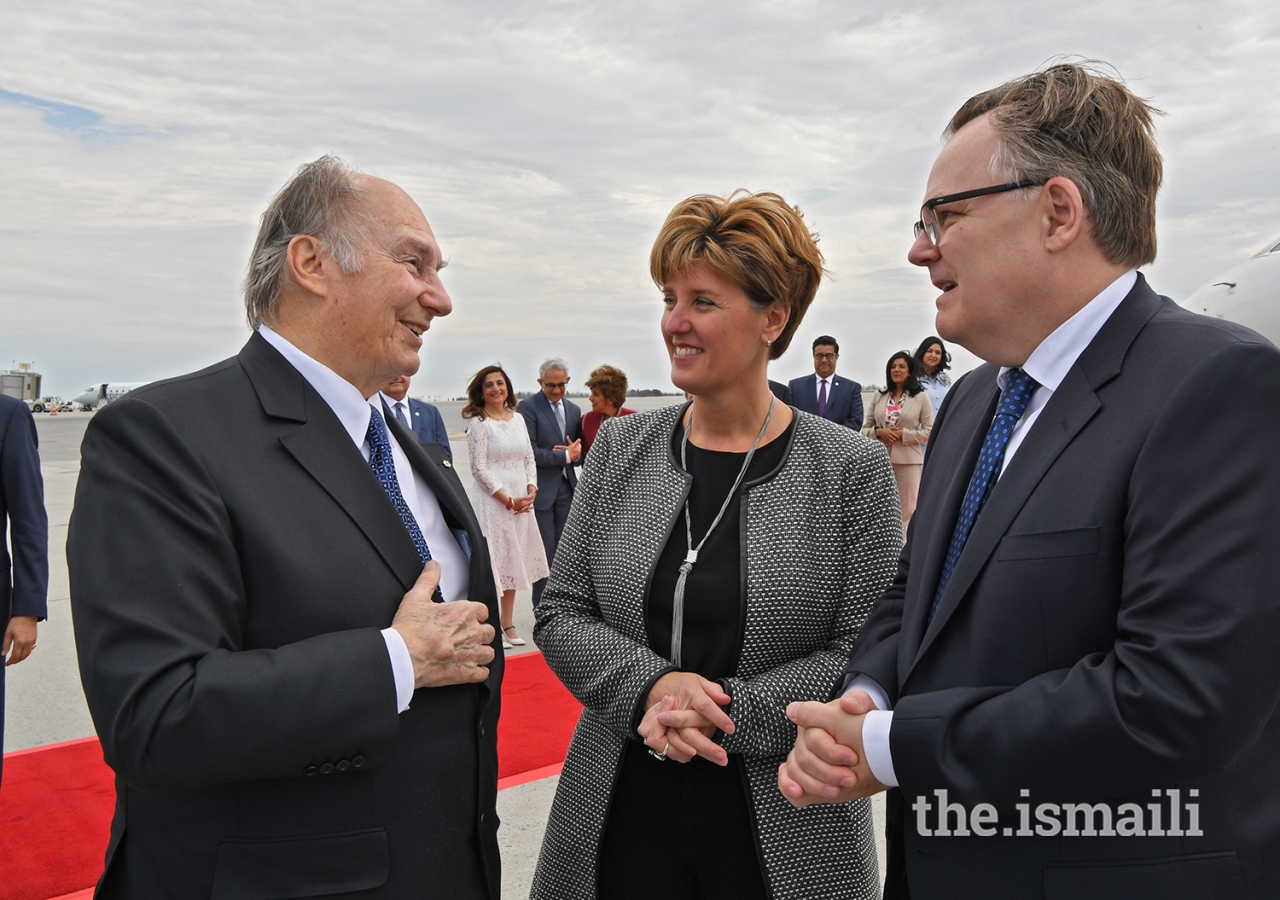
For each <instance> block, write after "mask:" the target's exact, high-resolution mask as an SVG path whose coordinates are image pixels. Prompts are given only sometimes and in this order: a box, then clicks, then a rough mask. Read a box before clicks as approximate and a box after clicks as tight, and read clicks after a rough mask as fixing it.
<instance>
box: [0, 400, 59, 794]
mask: <svg viewBox="0 0 1280 900" xmlns="http://www.w3.org/2000/svg"><path fill="white" fill-rule="evenodd" d="M39 444H40V439H39V437H38V436H37V435H36V423H35V420H34V419H33V418H32V417H31V410H29V409H28V408H27V405H26V404H25V403H23V402H22V401H21V400H16V399H14V398H13V397H6V396H0V530H3V529H4V528H5V526H6V525H7V526H8V532H9V541H8V544H5V543H4V542H3V541H0V563H2V564H3V566H4V572H3V577H0V622H4V623H5V625H4V643H3V644H2V645H0V661H3V663H4V665H2V666H0V744H3V742H4V670H5V668H7V667H8V666H12V665H16V664H18V663H20V662H22V661H23V660H24V659H26V658H27V657H28V656H30V655H31V651H32V650H34V649H35V647H36V631H37V624H36V623H38V622H39V621H40V620H41V619H43V618H45V617H46V616H48V614H49V611H48V607H47V606H46V602H47V599H48V594H49V517H48V515H47V514H46V513H45V509H44V481H43V479H41V477H40V451H39ZM3 766H4V760H3V758H0V772H2V771H3Z"/></svg>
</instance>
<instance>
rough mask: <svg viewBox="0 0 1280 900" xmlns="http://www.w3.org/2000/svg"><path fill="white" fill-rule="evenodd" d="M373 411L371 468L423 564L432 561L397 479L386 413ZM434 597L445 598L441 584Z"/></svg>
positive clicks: (367, 437)
mask: <svg viewBox="0 0 1280 900" xmlns="http://www.w3.org/2000/svg"><path fill="white" fill-rule="evenodd" d="M369 414H370V415H369V430H368V432H367V433H366V434H365V440H367V441H368V442H369V468H371V469H373V474H374V475H377V476H378V481H379V482H381V484H382V489H383V490H384V491H386V492H387V496H388V497H390V498H391V505H392V506H394V507H395V508H396V512H397V513H398V514H399V515H400V521H401V522H403V523H404V527H405V529H406V530H407V531H408V532H409V537H411V538H413V545H414V546H415V547H417V548H418V556H420V557H421V558H422V564H423V565H426V564H427V563H428V562H429V561H430V560H431V549H430V548H429V547H428V546H427V539H426V538H424V537H423V536H422V529H421V528H419V527H418V520H417V519H415V518H414V517H413V513H412V512H411V511H410V509H409V504H408V503H405V501H404V494H402V493H401V492H400V481H399V480H398V479H397V478H396V461H395V457H393V456H392V455H391V438H390V437H389V436H388V435H387V425H386V423H385V422H383V421H382V414H381V413H379V412H378V411H377V410H376V409H373V408H372V407H370V408H369ZM432 599H434V600H435V601H436V602H437V603H439V602H441V600H443V597H442V596H441V594H440V588H439V587H437V588H436V593H435V596H434V597H433V598H432Z"/></svg>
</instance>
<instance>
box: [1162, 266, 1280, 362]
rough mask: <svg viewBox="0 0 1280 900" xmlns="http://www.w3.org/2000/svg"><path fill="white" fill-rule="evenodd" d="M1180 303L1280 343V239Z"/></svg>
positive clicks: (1194, 310)
mask: <svg viewBox="0 0 1280 900" xmlns="http://www.w3.org/2000/svg"><path fill="white" fill-rule="evenodd" d="M1182 305H1183V306H1184V307H1186V308H1187V309H1189V310H1191V311H1192V312H1197V313H1200V314H1201V315H1205V316H1213V317H1214V318H1215V319H1226V320H1227V321H1228V322H1235V323H1237V324H1239V325H1244V326H1245V327H1247V328H1252V329H1253V330H1254V331H1256V332H1258V334H1260V335H1262V336H1263V337H1265V338H1266V339H1267V340H1269V341H1271V343H1273V344H1276V345H1280V241H1272V242H1271V243H1270V244H1268V245H1267V246H1266V248H1265V249H1264V250H1263V251H1262V252H1261V253H1258V254H1255V255H1254V256H1252V257H1250V258H1249V259H1246V260H1245V261H1244V262H1242V263H1240V264H1239V265H1237V266H1234V267H1232V268H1230V269H1228V270H1227V271H1225V272H1223V273H1222V274H1221V275H1219V276H1218V277H1217V278H1215V279H1214V280H1213V281H1212V282H1211V283H1209V284H1206V285H1205V286H1204V287H1202V288H1200V289H1199V290H1197V291H1196V292H1195V293H1194V294H1192V295H1191V296H1190V297H1188V298H1187V299H1186V300H1185V301H1183V304H1182Z"/></svg>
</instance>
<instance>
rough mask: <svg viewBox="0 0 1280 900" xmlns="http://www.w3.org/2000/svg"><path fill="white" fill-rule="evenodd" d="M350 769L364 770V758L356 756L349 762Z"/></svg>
mask: <svg viewBox="0 0 1280 900" xmlns="http://www.w3.org/2000/svg"><path fill="white" fill-rule="evenodd" d="M351 768H353V769H363V768H364V757H363V756H356V757H354V758H352V760H351Z"/></svg>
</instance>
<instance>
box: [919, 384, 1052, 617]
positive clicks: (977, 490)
mask: <svg viewBox="0 0 1280 900" xmlns="http://www.w3.org/2000/svg"><path fill="white" fill-rule="evenodd" d="M1039 386H1040V385H1039V384H1038V383H1036V380H1035V379H1034V378H1032V377H1031V376H1030V375H1028V374H1027V373H1026V372H1024V371H1022V370H1021V369H1010V370H1009V371H1008V372H1007V373H1005V376H1004V390H1003V391H1002V392H1001V394H1000V405H999V406H998V407H996V417H995V418H994V419H992V420H991V427H990V428H988V429H987V436H986V439H985V440H983V442H982V450H981V452H979V453H978V464H977V465H976V466H975V467H974V469H973V476H972V477H971V478H970V479H969V487H968V489H967V490H966V491H965V492H964V502H963V503H962V504H960V517H959V518H958V519H956V530H955V531H953V532H952V533H951V545H950V546H949V547H948V548H947V558H946V560H945V561H944V562H943V564H942V576H941V577H940V578H939V579H938V590H937V591H936V592H935V593H934V595H933V606H931V607H930V608H929V621H931V622H932V621H933V615H934V613H936V612H937V611H938V602H939V601H940V600H941V599H942V592H943V591H945V590H946V589H947V582H948V581H950V580H951V573H952V572H954V571H955V569H956V563H958V562H959V561H960V551H962V550H964V545H965V542H966V541H967V540H969V532H971V531H973V523H974V522H976V521H977V520H978V513H980V512H982V507H984V506H985V505H986V503H987V498H988V497H989V496H991V488H992V487H994V486H995V483H996V480H997V476H998V475H999V474H1000V467H1001V466H1002V465H1003V464H1004V451H1005V448H1006V447H1008V446H1009V439H1010V438H1011V437H1013V426H1014V425H1016V424H1018V420H1019V419H1021V418H1022V414H1023V413H1025V412H1026V411H1027V404H1028V403H1030V402H1031V395H1032V393H1033V392H1034V391H1035V389H1036V388H1038V387H1039Z"/></svg>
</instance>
